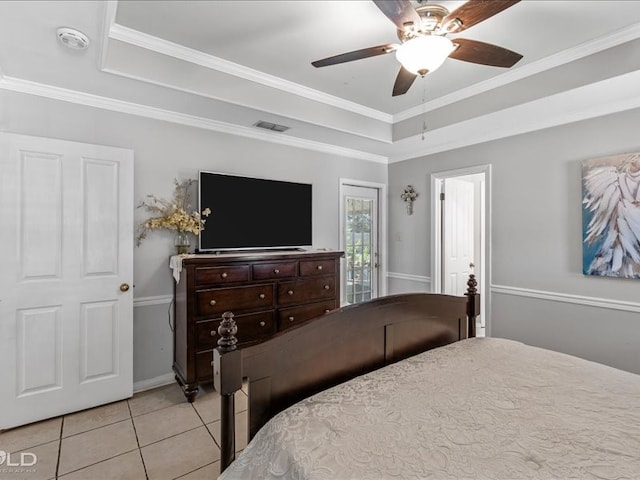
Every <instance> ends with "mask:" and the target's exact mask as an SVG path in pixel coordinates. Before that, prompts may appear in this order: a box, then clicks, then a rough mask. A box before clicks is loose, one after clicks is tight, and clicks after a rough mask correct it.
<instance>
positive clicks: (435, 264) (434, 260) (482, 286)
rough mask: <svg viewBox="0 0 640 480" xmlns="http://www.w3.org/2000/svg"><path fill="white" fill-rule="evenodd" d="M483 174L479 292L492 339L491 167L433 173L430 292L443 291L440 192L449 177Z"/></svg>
mask: <svg viewBox="0 0 640 480" xmlns="http://www.w3.org/2000/svg"><path fill="white" fill-rule="evenodd" d="M477 173H480V174H484V183H485V189H484V238H485V243H484V248H483V249H482V251H481V252H480V254H481V256H482V259H481V271H480V272H475V274H476V278H477V279H478V287H479V288H478V290H479V292H480V295H481V297H480V298H481V301H482V302H483V306H484V321H485V332H486V335H487V336H491V296H490V294H489V292H490V291H491V287H490V286H491V196H492V195H491V165H490V164H486V165H476V166H473V167H466V168H459V169H455V170H446V171H442V172H436V173H432V174H431V179H430V181H431V291H432V292H433V293H440V291H441V289H442V282H441V277H442V218H441V216H442V215H441V210H440V192H441V191H442V190H441V188H442V184H443V183H444V180H445V179H446V178H452V177H462V176H466V175H474V174H477Z"/></svg>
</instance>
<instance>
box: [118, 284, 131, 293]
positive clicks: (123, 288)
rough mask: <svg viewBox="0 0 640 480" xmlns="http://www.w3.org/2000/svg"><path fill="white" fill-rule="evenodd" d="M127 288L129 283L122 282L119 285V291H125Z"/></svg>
mask: <svg viewBox="0 0 640 480" xmlns="http://www.w3.org/2000/svg"><path fill="white" fill-rule="evenodd" d="M128 290H129V284H128V283H123V284H122V285H120V291H121V292H127V291H128Z"/></svg>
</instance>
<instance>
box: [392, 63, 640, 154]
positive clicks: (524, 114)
mask: <svg viewBox="0 0 640 480" xmlns="http://www.w3.org/2000/svg"><path fill="white" fill-rule="evenodd" d="M638 85H640V70H638V71H635V72H631V73H626V74H624V75H619V76H617V77H613V78H609V79H606V80H602V81H600V82H596V83H592V84H590V85H585V86H582V87H578V88H575V89H573V90H568V91H566V92H562V93H557V94H555V95H551V96H549V97H545V98H542V99H538V100H534V101H531V102H527V103H523V104H521V105H516V106H514V107H510V108H506V109H504V110H500V111H497V112H493V113H490V114H487V115H482V116H480V117H476V118H472V119H470V120H465V121H463V122H460V123H457V124H455V125H448V126H446V127H443V128H439V129H436V130H432V131H430V132H427V133H426V135H425V137H424V138H425V139H424V141H421V140H420V138H421V135H415V136H413V137H410V138H407V139H403V140H400V141H398V142H395V143H394V150H396V151H399V150H405V151H404V152H403V153H400V152H399V153H396V154H394V155H392V157H391V158H390V161H389V163H395V162H400V161H403V160H409V159H412V158H418V157H422V156H427V155H432V154H435V153H440V152H445V151H448V150H453V149H456V148H462V147H468V146H470V145H476V144H479V143H484V142H488V141H492V140H499V139H501V138H506V137H511V136H514V135H520V134H523V133H529V132H533V131H536V130H542V129H544V128H549V127H556V126H559V125H565V124H568V123H574V122H579V121H581V120H588V119H590V118H596V117H600V116H604V115H609V114H612V113H618V112H623V111H626V110H633V109H635V108H640V90H638V87H637V86H638ZM514 118H517V119H518V121H517V122H514V121H513V119H514ZM421 143H423V144H426V146H424V147H423V146H421V145H420V144H421Z"/></svg>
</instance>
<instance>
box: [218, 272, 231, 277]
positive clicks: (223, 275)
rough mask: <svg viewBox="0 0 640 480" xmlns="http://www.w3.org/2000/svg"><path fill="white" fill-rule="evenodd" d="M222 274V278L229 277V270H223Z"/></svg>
mask: <svg viewBox="0 0 640 480" xmlns="http://www.w3.org/2000/svg"><path fill="white" fill-rule="evenodd" d="M220 276H221V277H222V278H227V277H228V276H229V274H228V273H227V272H222V274H221V275H220Z"/></svg>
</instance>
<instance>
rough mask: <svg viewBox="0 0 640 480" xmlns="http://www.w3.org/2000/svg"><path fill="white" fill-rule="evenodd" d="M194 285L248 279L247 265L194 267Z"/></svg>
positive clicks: (218, 283)
mask: <svg viewBox="0 0 640 480" xmlns="http://www.w3.org/2000/svg"><path fill="white" fill-rule="evenodd" d="M195 277H196V281H195V284H196V285H224V284H225V283H234V282H246V281H248V280H249V265H229V266H220V267H196V269H195Z"/></svg>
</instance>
